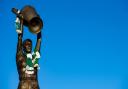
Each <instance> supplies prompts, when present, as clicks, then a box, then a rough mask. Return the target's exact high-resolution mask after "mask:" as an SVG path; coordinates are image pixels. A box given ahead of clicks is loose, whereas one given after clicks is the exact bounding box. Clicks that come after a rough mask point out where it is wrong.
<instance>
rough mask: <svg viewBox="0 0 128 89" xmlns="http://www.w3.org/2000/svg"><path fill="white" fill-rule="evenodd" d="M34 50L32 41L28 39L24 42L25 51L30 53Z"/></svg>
mask: <svg viewBox="0 0 128 89" xmlns="http://www.w3.org/2000/svg"><path fill="white" fill-rule="evenodd" d="M31 50H32V43H31V42H30V41H26V42H25V44H24V51H25V52H26V53H30V52H31Z"/></svg>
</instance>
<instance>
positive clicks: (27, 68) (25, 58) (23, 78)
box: [16, 10, 43, 89]
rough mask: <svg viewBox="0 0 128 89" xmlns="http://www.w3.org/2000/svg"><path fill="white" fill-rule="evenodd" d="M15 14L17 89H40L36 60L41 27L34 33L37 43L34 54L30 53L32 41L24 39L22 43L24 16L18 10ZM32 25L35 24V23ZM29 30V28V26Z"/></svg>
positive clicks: (39, 44) (38, 56)
mask: <svg viewBox="0 0 128 89" xmlns="http://www.w3.org/2000/svg"><path fill="white" fill-rule="evenodd" d="M24 13H25V12H24ZM16 14H17V19H16V26H17V33H18V43H17V52H16V64H17V70H18V74H19V85H18V89H40V88H39V84H38V74H37V73H38V69H39V68H40V67H39V64H38V60H39V58H40V46H41V27H39V28H40V29H39V28H38V32H37V31H36V32H35V34H37V42H36V46H35V49H34V52H32V41H31V40H30V39H26V40H24V41H23V42H22V37H23V25H24V21H25V19H24V15H23V14H22V11H21V12H20V11H18V10H17V11H16ZM40 21H41V22H40V23H41V25H40V26H42V24H43V23H42V20H40ZM17 23H18V24H17ZM34 23H36V21H35V22H34ZM28 24H29V23H28ZM29 28H31V26H30V24H29ZM33 28H34V27H33ZM33 28H32V29H33Z"/></svg>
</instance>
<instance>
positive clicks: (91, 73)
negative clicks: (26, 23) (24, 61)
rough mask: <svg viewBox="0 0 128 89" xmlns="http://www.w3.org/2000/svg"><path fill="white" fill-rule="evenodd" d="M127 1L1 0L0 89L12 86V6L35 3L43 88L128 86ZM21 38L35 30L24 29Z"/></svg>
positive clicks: (14, 36)
mask: <svg viewBox="0 0 128 89" xmlns="http://www.w3.org/2000/svg"><path fill="white" fill-rule="evenodd" d="M127 4H128V2H127V1H126V0H1V1H0V19H1V24H0V27H1V31H0V39H1V44H0V47H1V53H0V54H1V55H0V56H1V65H0V67H1V71H0V76H1V77H0V87H1V89H16V88H17V86H18V73H17V69H16V63H15V53H16V43H17V33H16V31H15V26H14V20H15V15H14V14H13V13H12V12H11V8H13V7H16V8H18V9H21V8H22V7H23V6H25V5H32V6H34V7H35V8H36V10H37V12H38V13H39V14H40V16H41V18H42V19H43V21H44V27H43V30H42V33H43V42H42V47H41V55H42V57H41V59H40V66H41V69H40V70H39V74H38V76H39V85H40V88H41V89H128V41H127V39H128V5H127ZM24 31H25V32H24V37H23V39H26V38H31V39H32V40H33V45H35V42H36V40H35V39H36V35H34V34H31V33H30V32H29V31H28V28H26V27H25V28H24Z"/></svg>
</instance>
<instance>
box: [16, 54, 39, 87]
mask: <svg viewBox="0 0 128 89" xmlns="http://www.w3.org/2000/svg"><path fill="white" fill-rule="evenodd" d="M16 63H17V70H18V74H19V80H20V82H19V86H18V89H39V85H38V80H37V68H34V74H26V73H25V66H26V56H24V55H17V60H16Z"/></svg>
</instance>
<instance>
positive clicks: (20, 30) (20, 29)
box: [15, 17, 22, 34]
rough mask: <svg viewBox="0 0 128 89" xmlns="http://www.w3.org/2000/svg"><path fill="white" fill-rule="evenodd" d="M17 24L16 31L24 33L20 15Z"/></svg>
mask: <svg viewBox="0 0 128 89" xmlns="http://www.w3.org/2000/svg"><path fill="white" fill-rule="evenodd" d="M15 26H16V32H17V33H18V34H22V28H21V21H20V19H19V18H18V17H17V18H16V20H15Z"/></svg>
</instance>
